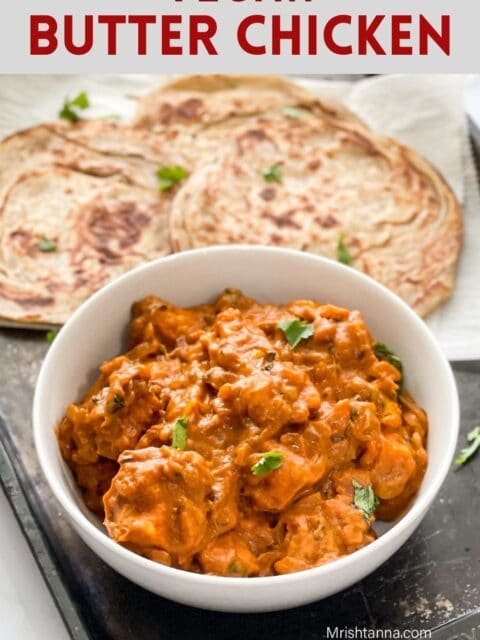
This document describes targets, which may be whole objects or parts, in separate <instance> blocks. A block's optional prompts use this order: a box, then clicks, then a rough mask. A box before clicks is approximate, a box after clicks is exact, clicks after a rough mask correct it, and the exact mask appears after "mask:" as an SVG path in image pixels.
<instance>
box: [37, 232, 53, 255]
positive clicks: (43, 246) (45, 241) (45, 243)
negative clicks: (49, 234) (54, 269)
mask: <svg viewBox="0 0 480 640" xmlns="http://www.w3.org/2000/svg"><path fill="white" fill-rule="evenodd" d="M38 248H39V249H40V251H43V252H45V253H50V252H52V251H56V250H57V243H56V242H55V240H51V239H50V238H46V237H45V236H43V238H41V240H40V242H39V243H38Z"/></svg>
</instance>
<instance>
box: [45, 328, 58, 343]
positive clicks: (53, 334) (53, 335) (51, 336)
mask: <svg viewBox="0 0 480 640" xmlns="http://www.w3.org/2000/svg"><path fill="white" fill-rule="evenodd" d="M57 335H58V331H56V330H55V329H50V331H47V333H46V334H45V340H46V341H47V342H48V344H52V342H53V341H54V340H55V338H56V337H57Z"/></svg>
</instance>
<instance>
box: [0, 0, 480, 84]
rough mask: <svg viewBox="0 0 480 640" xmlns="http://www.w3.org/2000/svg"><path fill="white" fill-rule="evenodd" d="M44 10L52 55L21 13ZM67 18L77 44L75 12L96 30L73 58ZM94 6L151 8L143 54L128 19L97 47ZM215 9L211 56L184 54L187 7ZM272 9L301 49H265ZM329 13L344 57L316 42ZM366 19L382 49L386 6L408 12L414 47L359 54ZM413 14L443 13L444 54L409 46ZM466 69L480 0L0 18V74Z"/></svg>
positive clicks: (122, 0) (310, 0)
mask: <svg viewBox="0 0 480 640" xmlns="http://www.w3.org/2000/svg"><path fill="white" fill-rule="evenodd" d="M31 14H48V15H51V16H54V17H55V18H56V19H57V21H58V25H59V27H58V33H57V35H58V40H59V47H58V50H57V51H56V52H55V53H53V54H51V55H40V56H31V55H30V15H31ZM65 14H70V15H72V16H73V21H74V39H75V41H76V43H81V42H82V40H83V34H84V16H85V14H91V15H93V16H95V27H94V29H95V38H94V46H93V48H92V50H91V51H90V52H89V53H88V54H85V55H80V56H75V55H72V54H70V53H68V52H66V50H65V48H64V45H63V18H64V15H65ZM101 14H116V15H138V14H148V15H154V16H156V19H157V22H156V24H152V25H149V26H148V30H147V46H148V50H147V55H144V56H139V55H137V27H136V25H134V24H121V25H119V26H118V52H117V55H108V54H107V50H106V48H107V47H106V25H105V24H98V23H97V22H96V17H97V16H98V15H101ZM192 14H193V15H211V16H214V17H215V19H216V21H217V24H218V31H217V33H216V35H215V36H214V38H213V43H214V45H215V47H216V49H217V51H218V55H216V56H211V55H208V54H207V53H206V52H205V51H204V50H203V48H202V47H200V52H199V54H198V55H196V56H193V55H189V53H188V35H189V15H192ZM252 14H262V15H265V16H266V21H265V26H258V25H257V26H254V27H252V28H251V30H250V34H251V40H252V43H253V44H256V45H260V44H265V45H266V46H267V53H266V54H265V55H261V56H252V55H248V54H247V53H245V52H243V51H242V49H241V48H240V46H239V44H238V40H237V28H238V24H239V23H240V22H241V20H242V19H243V18H245V17H246V16H248V15H252ZM272 14H278V15H280V16H281V20H282V25H284V28H287V27H288V26H289V23H290V21H291V16H292V15H293V14H297V15H300V16H301V24H302V43H303V46H302V49H301V53H300V55H291V51H290V47H289V46H288V43H284V46H283V47H282V52H281V55H276V56H275V55H272V54H271V52H270V43H271V27H270V24H271V22H270V17H271V16H272ZM337 14H350V15H352V23H351V25H340V26H339V27H338V29H337V30H336V32H335V33H336V39H337V40H338V41H339V43H340V44H343V45H347V44H351V45H352V46H353V50H354V53H353V54H352V55H336V54H334V53H332V52H331V51H329V50H328V49H327V48H326V47H325V46H324V44H323V35H322V34H323V25H324V24H325V22H326V21H327V20H328V19H329V18H331V17H332V16H335V15H337ZM359 14H364V15H366V16H368V18H373V17H374V16H375V15H377V14H385V16H386V17H385V19H384V21H383V23H382V25H381V26H380V27H379V29H378V30H377V31H376V36H377V39H378V40H379V42H381V43H382V45H384V47H385V49H386V50H387V52H388V50H389V49H390V46H391V19H390V16H392V15H394V14H400V15H411V16H412V17H413V19H412V24H411V26H410V27H408V29H409V30H410V31H411V38H410V42H409V44H411V46H412V47H413V50H414V51H416V52H417V53H414V54H413V55H400V56H399V55H390V54H389V53H387V55H376V54H375V53H373V52H372V51H371V50H370V51H369V53H368V54H367V55H358V53H356V49H357V32H358V29H357V22H358V15H359ZM420 14H422V15H423V16H425V18H426V19H428V20H429V21H430V22H431V23H432V25H433V26H434V27H435V28H437V29H439V28H440V17H441V15H446V14H448V15H450V23H451V24H450V31H451V52H450V55H449V56H447V55H445V53H443V52H442V51H441V50H440V49H439V48H438V47H437V46H435V44H434V43H432V44H431V50H430V53H429V55H428V56H421V55H419V54H418V22H419V15H420ZM164 15H180V16H181V17H182V24H181V25H179V26H178V27H176V28H178V29H179V30H180V32H181V37H180V39H179V41H178V42H176V43H175V44H181V45H183V47H184V53H183V55H175V56H172V55H170V56H168V55H162V54H161V47H160V43H161V28H160V21H161V18H162V16H164ZM309 15H315V16H317V20H318V25H319V29H318V42H319V47H318V53H317V54H316V55H308V53H307V47H306V42H307V38H306V36H307V19H306V17H307V16H309ZM398 71H404V72H410V73H424V72H434V73H442V72H459V73H460V72H468V73H474V72H478V71H480V3H478V2H475V1H472V0H443V1H442V2H441V3H439V2H438V1H437V0H388V2H387V1H386V0H347V1H345V2H341V3H340V2H334V1H333V0H157V1H154V0H117V1H116V2H112V1H111V0H103V1H102V0H82V2H77V3H75V4H73V3H71V2H65V1H63V0H43V2H39V1H38V0H17V1H16V2H12V3H8V4H7V5H6V6H5V7H4V15H3V18H2V20H1V22H0V72H1V73H91V72H94V73H112V72H121V73H143V72H145V73H146V72H148V73H152V72H154V73H155V72H158V73H192V72H194V73H212V72H230V73H236V72H243V73H245V72H253V73H268V72H274V73H302V74H318V73H384V72H398Z"/></svg>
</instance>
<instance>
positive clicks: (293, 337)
mask: <svg viewBox="0 0 480 640" xmlns="http://www.w3.org/2000/svg"><path fill="white" fill-rule="evenodd" d="M277 329H281V330H282V331H283V333H284V334H285V338H286V339H287V342H288V344H289V345H290V346H291V347H292V349H295V347H296V346H297V345H298V344H299V343H300V342H301V341H302V340H307V339H308V338H311V337H312V336H313V324H310V323H309V322H305V320H300V318H293V319H292V320H284V321H283V322H279V323H278V324H277Z"/></svg>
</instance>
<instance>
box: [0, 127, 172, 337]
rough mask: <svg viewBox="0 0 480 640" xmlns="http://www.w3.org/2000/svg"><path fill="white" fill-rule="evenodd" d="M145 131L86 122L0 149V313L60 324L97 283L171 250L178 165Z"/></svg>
mask: <svg viewBox="0 0 480 640" xmlns="http://www.w3.org/2000/svg"><path fill="white" fill-rule="evenodd" d="M179 161H180V159H179V157H178V155H177V154H176V153H175V152H174V150H172V149H171V148H166V147H165V146H164V145H162V144H160V140H159V139H158V138H157V137H156V136H153V135H152V134H151V133H149V132H147V131H145V130H141V129H137V128H134V127H129V126H125V125H113V124H110V123H105V122H95V121H88V122H82V123H78V124H77V125H73V126H72V125H70V124H67V123H52V124H49V125H41V126H38V127H34V128H32V129H30V130H28V131H23V132H20V133H18V134H15V135H14V136H11V137H10V138H8V139H7V140H5V141H4V142H3V143H2V145H1V146H0V220H1V225H0V317H1V318H2V321H3V323H4V324H5V323H6V322H11V323H15V324H37V323H39V324H42V325H44V324H50V323H53V324H61V323H63V322H65V321H66V320H67V319H68V317H69V316H70V315H71V313H72V312H73V311H74V310H75V309H76V307H77V306H78V305H79V304H80V303H81V302H83V301H84V300H85V299H86V298H87V297H88V296H89V295H91V294H92V293H93V292H94V291H96V290H97V289H98V288H99V287H100V286H102V285H104V284H105V283H107V282H108V281H109V280H111V279H112V278H114V277H116V276H118V275H120V274H121V273H123V272H125V271H126V270H128V269H131V268H132V267H134V266H136V265H138V264H141V263H142V262H145V261H147V260H151V259H153V258H156V257H159V256H162V255H165V254H167V253H169V252H170V243H169V232H168V219H169V213H170V203H171V199H172V196H173V194H170V193H165V194H163V195H162V196H160V195H159V192H158V181H157V177H156V170H157V168H158V166H161V165H163V164H165V165H170V164H172V163H177V162H179Z"/></svg>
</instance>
